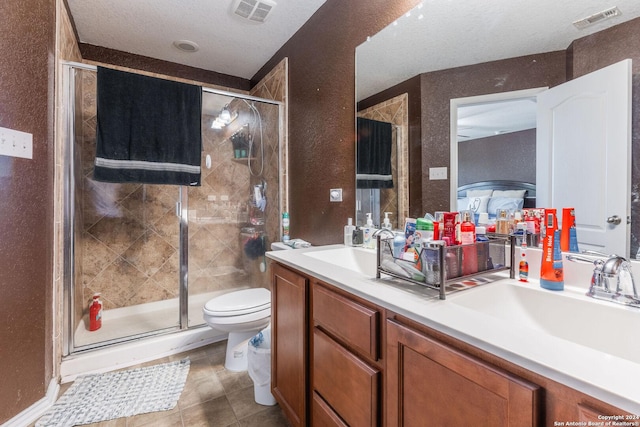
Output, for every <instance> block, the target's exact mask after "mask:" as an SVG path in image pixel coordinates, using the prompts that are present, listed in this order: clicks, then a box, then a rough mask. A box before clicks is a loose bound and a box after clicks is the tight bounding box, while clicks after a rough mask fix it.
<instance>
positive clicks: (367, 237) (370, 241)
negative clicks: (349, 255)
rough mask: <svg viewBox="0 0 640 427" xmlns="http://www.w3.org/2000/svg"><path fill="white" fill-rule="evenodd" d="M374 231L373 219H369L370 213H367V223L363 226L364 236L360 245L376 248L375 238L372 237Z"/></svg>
mask: <svg viewBox="0 0 640 427" xmlns="http://www.w3.org/2000/svg"><path fill="white" fill-rule="evenodd" d="M375 231H376V228H375V227H374V226H373V220H372V219H371V213H368V214H367V224H366V225H365V226H364V230H363V233H364V236H363V241H362V246H364V247H365V248H367V249H375V248H376V239H375V238H374V237H373V233H374V232H375Z"/></svg>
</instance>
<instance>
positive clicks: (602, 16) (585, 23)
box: [573, 6, 622, 30]
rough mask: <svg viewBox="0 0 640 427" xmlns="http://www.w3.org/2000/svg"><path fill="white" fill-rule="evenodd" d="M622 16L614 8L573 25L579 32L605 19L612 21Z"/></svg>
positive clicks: (616, 8)
mask: <svg viewBox="0 0 640 427" xmlns="http://www.w3.org/2000/svg"><path fill="white" fill-rule="evenodd" d="M621 14H622V12H620V9H618V7H617V6H614V7H612V8H609V9H607V10H603V11H602V12H598V13H594V14H593V15H591V16H587V17H586V18H583V19H580V20H578V21H575V22H574V23H573V25H575V26H576V28H578V29H579V30H582V29H584V28H587V27H589V26H591V25H593V24H595V23H597V22H600V21H604V20H605V19H610V18H613V17H614V16H618V15H621Z"/></svg>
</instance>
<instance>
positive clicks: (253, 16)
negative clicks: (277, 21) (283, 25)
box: [233, 0, 276, 24]
mask: <svg viewBox="0 0 640 427" xmlns="http://www.w3.org/2000/svg"><path fill="white" fill-rule="evenodd" d="M275 7H276V2H274V1H272V0H236V2H235V4H234V7H233V14H234V15H235V16H237V17H240V18H244V19H246V20H248V21H251V22H253V23H256V24H261V23H263V22H265V21H266V20H267V18H268V17H269V15H270V14H271V12H272V11H273V9H274V8H275Z"/></svg>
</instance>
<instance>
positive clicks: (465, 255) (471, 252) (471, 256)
mask: <svg viewBox="0 0 640 427" xmlns="http://www.w3.org/2000/svg"><path fill="white" fill-rule="evenodd" d="M475 242H476V226H475V225H473V222H471V214H470V213H469V212H468V211H465V212H464V213H463V217H462V222H461V223H460V244H461V245H462V248H461V249H462V265H461V267H462V268H461V272H462V275H463V276H466V275H469V274H474V273H477V272H478V252H477V251H476V246H475V245H474V243H475Z"/></svg>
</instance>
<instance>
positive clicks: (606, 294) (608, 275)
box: [567, 251, 640, 307]
mask: <svg viewBox="0 0 640 427" xmlns="http://www.w3.org/2000/svg"><path fill="white" fill-rule="evenodd" d="M583 253H586V254H594V255H599V256H606V257H607V260H606V261H605V260H603V259H600V258H598V259H595V260H591V259H588V258H584V257H581V256H577V255H568V256H567V259H568V260H569V261H581V262H588V263H593V265H594V268H593V276H591V284H590V286H589V292H587V296H590V297H592V298H596V299H601V300H605V301H612V302H616V303H618V304H623V305H629V306H633V307H640V298H638V291H637V288H636V284H635V281H634V280H633V274H632V273H631V262H630V261H628V260H627V259H625V258H623V257H621V256H618V255H604V254H602V253H600V252H595V251H584V252H583ZM613 281H615V286H612V285H613V283H612V282H613ZM629 289H630V290H631V293H629Z"/></svg>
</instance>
